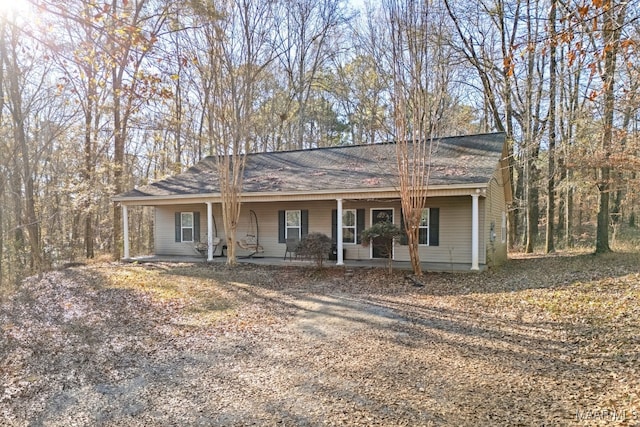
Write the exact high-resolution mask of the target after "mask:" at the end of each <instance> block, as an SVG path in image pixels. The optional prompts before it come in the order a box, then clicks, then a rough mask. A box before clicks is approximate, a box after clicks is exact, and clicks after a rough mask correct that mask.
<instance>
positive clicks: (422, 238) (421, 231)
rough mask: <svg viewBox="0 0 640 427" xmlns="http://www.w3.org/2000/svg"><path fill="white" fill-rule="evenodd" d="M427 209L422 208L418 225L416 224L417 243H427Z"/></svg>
mask: <svg viewBox="0 0 640 427" xmlns="http://www.w3.org/2000/svg"><path fill="white" fill-rule="evenodd" d="M429 213H430V212H429V209H423V210H422V213H421V214H420V225H419V226H418V243H419V244H420V245H428V244H429Z"/></svg>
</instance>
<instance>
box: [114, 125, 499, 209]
mask: <svg viewBox="0 0 640 427" xmlns="http://www.w3.org/2000/svg"><path fill="white" fill-rule="evenodd" d="M504 142H505V136H504V133H490V134H480V135H469V136H458V137H447V138H441V139H439V140H436V141H434V150H433V155H432V161H431V168H432V169H431V178H430V180H429V184H430V185H461V184H476V183H478V184H479V183H487V182H488V181H489V180H490V179H491V176H492V175H493V173H494V172H495V169H496V167H497V165H498V162H499V161H500V159H501V156H502V149H503V145H504ZM395 150H396V146H395V144H371V145H345V146H336V147H327V148H317V149H309V150H297V151H280V152H270V153H254V154H249V155H248V156H247V162H246V167H245V173H244V183H243V191H244V192H246V193H260V192H304V191H308V192H315V191H325V190H335V191H336V192H338V191H340V190H346V191H348V190H357V189H367V188H370V189H376V188H393V187H395V186H397V182H398V176H397V174H398V173H397V164H396V151H395ZM218 188H219V187H218V177H217V174H216V164H215V158H213V157H207V158H205V159H204V160H202V161H201V162H199V163H198V164H196V165H195V166H193V167H191V168H189V169H188V170H187V171H185V172H183V173H181V174H178V175H175V176H172V177H169V178H166V179H163V180H160V181H158V182H155V183H153V184H150V185H146V186H143V187H140V188H138V189H134V190H132V191H129V192H126V193H123V194H120V195H119V196H118V197H117V199H125V198H140V197H145V196H180V195H197V194H211V193H219V189H218Z"/></svg>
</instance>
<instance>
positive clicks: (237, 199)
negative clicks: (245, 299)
mask: <svg viewBox="0 0 640 427" xmlns="http://www.w3.org/2000/svg"><path fill="white" fill-rule="evenodd" d="M272 6H273V5H272V3H271V2H263V1H260V0H227V1H224V2H219V3H217V4H216V5H215V6H213V5H209V4H206V3H204V2H203V3H202V4H200V5H199V7H198V8H197V10H198V11H199V13H201V14H202V16H203V17H204V18H205V19H206V21H207V22H206V24H205V26H204V30H205V31H206V41H207V43H208V45H207V46H206V48H207V53H206V59H205V62H204V63H201V64H200V69H201V72H202V73H203V77H202V80H203V82H204V83H205V85H206V87H207V88H209V89H210V94H209V96H208V97H207V99H208V105H207V106H206V107H207V113H206V115H207V124H208V126H207V127H208V133H209V138H210V141H211V146H212V147H213V149H214V158H215V159H216V165H217V170H218V176H219V180H220V196H221V199H222V217H223V224H224V230H225V236H226V239H227V263H228V264H231V265H233V264H235V263H236V255H235V253H236V232H237V228H238V223H239V221H240V209H241V205H242V185H243V175H244V166H245V163H246V155H247V152H248V151H249V149H250V147H251V145H252V144H251V139H252V138H253V135H252V132H253V128H254V124H255V114H256V111H255V110H256V108H255V105H254V104H255V98H256V91H257V87H258V84H259V82H260V79H261V77H262V75H263V73H264V70H265V68H266V67H267V66H268V64H269V63H271V61H272V60H273V54H272V51H271V50H270V49H269V48H268V47H269V44H270V37H271V35H272V34H273V13H272V12H273V10H272Z"/></svg>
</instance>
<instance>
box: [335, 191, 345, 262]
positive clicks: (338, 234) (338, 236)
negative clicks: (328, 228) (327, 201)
mask: <svg viewBox="0 0 640 427" xmlns="http://www.w3.org/2000/svg"><path fill="white" fill-rule="evenodd" d="M336 200H337V202H338V221H337V228H338V229H337V230H336V239H337V240H338V241H337V242H336V246H337V248H338V254H337V255H338V257H337V259H338V261H337V262H336V265H344V259H342V199H336Z"/></svg>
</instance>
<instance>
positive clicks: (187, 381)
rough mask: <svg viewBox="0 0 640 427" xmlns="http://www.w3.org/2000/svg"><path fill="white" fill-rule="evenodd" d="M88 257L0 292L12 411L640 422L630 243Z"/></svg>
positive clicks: (1, 406)
mask: <svg viewBox="0 0 640 427" xmlns="http://www.w3.org/2000/svg"><path fill="white" fill-rule="evenodd" d="M515 258H516V259H512V260H511V261H510V262H509V263H508V265H507V266H506V267H504V268H502V269H500V270H498V271H488V272H485V273H482V274H428V275H427V276H426V277H425V278H424V279H423V282H424V284H425V286H423V287H418V286H415V285H414V283H413V282H411V281H408V280H406V279H405V277H404V276H403V274H402V273H397V274H396V275H393V276H388V275H387V274H386V273H385V272H384V271H381V270H375V269H365V270H356V271H346V272H345V271H344V270H340V269H336V268H330V269H325V270H324V271H319V272H318V271H315V270H313V269H312V268H283V267H280V268H275V267H264V266H262V267H257V266H240V267H237V268H234V269H229V268H227V267H224V266H221V265H218V266H204V265H188V264H180V265H176V264H173V265H172V264H146V265H125V264H98V265H91V266H77V267H73V268H68V269H65V270H60V271H54V272H49V273H46V274H44V275H42V276H41V277H34V278H30V279H28V280H27V281H25V283H24V284H23V285H22V286H21V287H20V288H19V289H18V291H17V292H16V293H15V295H13V296H11V297H9V298H5V300H4V301H3V302H2V304H1V305H0V328H1V330H0V332H1V334H0V424H2V425H7V426H23V425H24V426H26V425H29V426H69V425H76V426H94V425H98V426H111V425H114V426H115V425H117V426H178V425H179V426H212V425H225V426H227V425H228V426H236V425H237V426H245V425H288V426H307V425H308V426H315V425H367V426H370V425H384V426H398V425H407V426H422V425H424V426H430V425H435V426H440V425H442V426H477V425H487V426H495V425H504V426H507V425H508V426H517V425H522V426H531V425H537V426H540V425H563V426H564V425H640V397H639V395H638V393H639V390H640V380H639V378H640V371H639V369H638V366H640V363H638V362H639V360H638V359H639V357H640V326H639V323H640V322H639V319H640V304H639V303H640V274H639V272H640V257H639V256H638V255H637V254H614V255H607V256H602V257H594V256H592V255H564V256H560V255H558V256H552V257H518V256H516V257H515Z"/></svg>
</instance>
